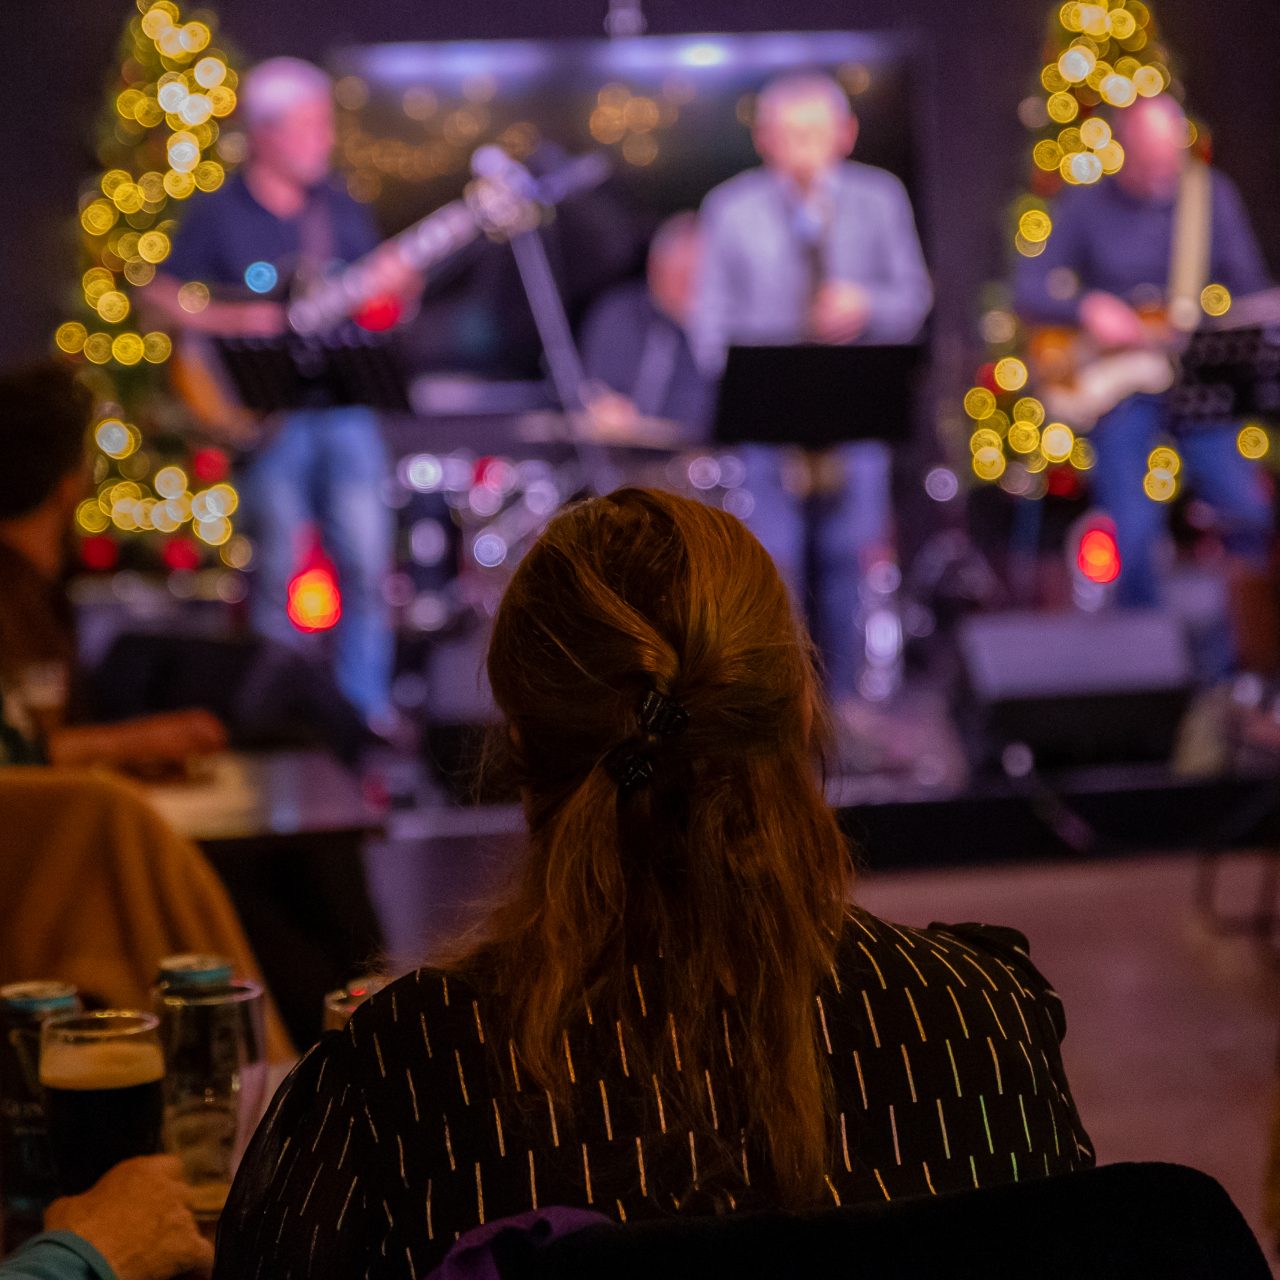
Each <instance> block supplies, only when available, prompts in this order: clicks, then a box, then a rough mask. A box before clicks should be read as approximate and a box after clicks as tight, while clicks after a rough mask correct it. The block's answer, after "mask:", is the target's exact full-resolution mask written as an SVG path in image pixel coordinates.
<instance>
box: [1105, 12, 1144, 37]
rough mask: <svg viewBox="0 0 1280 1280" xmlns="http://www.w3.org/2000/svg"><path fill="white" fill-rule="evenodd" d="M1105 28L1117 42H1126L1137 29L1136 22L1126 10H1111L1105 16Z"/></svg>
mask: <svg viewBox="0 0 1280 1280" xmlns="http://www.w3.org/2000/svg"><path fill="white" fill-rule="evenodd" d="M1107 27H1108V29H1109V30H1110V33H1111V34H1112V35H1113V36H1114V37H1115V38H1116V39H1117V40H1127V39H1128V38H1129V37H1130V36H1131V35H1133V33H1134V32H1135V31H1137V29H1138V20H1137V18H1135V17H1134V16H1133V14H1131V13H1130V12H1129V10H1128V9H1112V11H1111V12H1110V13H1109V14H1108V15H1107Z"/></svg>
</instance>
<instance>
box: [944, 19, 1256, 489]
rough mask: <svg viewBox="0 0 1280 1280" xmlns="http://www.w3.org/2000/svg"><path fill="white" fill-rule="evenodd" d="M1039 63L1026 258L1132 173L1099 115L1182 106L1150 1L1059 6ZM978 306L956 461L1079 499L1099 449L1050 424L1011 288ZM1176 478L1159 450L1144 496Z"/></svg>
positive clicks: (1012, 224) (1020, 247) (1024, 230)
mask: <svg viewBox="0 0 1280 1280" xmlns="http://www.w3.org/2000/svg"><path fill="white" fill-rule="evenodd" d="M1042 63H1043V65H1042V68H1041V71H1040V75H1039V83H1038V85H1037V88H1036V90H1035V91H1034V92H1033V93H1032V94H1031V95H1029V96H1028V97H1027V98H1025V99H1024V100H1023V101H1022V103H1021V105H1020V106H1019V109H1018V114H1019V117H1020V119H1021V121H1022V123H1023V125H1024V126H1025V127H1026V129H1027V131H1028V135H1029V136H1028V146H1027V151H1028V162H1029V164H1028V171H1029V176H1028V183H1027V187H1026V189H1025V190H1024V191H1023V192H1022V193H1021V194H1020V195H1019V196H1018V198H1017V199H1016V200H1015V201H1014V202H1013V204H1012V206H1011V208H1010V210H1009V213H1008V215H1007V232H1006V234H1007V235H1008V243H1009V245H1010V248H1011V250H1012V251H1013V254H1014V255H1022V256H1023V257H1028V258H1030V257H1036V256H1038V255H1039V254H1042V253H1043V252H1044V251H1045V248H1046V246H1047V244H1048V242H1049V238H1050V237H1051V236H1052V234H1053V218H1052V212H1051V201H1052V198H1053V197H1054V195H1056V194H1057V193H1058V192H1059V191H1060V190H1061V189H1062V188H1063V187H1064V186H1065V185H1068V184H1070V185H1091V184H1093V183H1097V182H1105V181H1107V180H1108V179H1109V178H1110V177H1111V175H1113V174H1115V173H1118V172H1119V171H1120V169H1121V168H1122V167H1123V165H1124V162H1125V156H1124V150H1123V148H1122V147H1121V145H1120V143H1119V142H1118V141H1117V140H1116V139H1115V138H1114V137H1113V136H1112V131H1111V126H1110V125H1109V124H1108V122H1107V120H1106V119H1105V118H1104V115H1103V113H1102V110H1101V109H1102V108H1104V107H1108V108H1111V109H1112V110H1113V111H1123V110H1125V109H1127V108H1129V107H1131V106H1132V105H1133V104H1134V103H1135V102H1136V101H1138V100H1139V99H1140V98H1143V97H1147V98H1151V97H1155V96H1157V95H1158V94H1161V93H1165V92H1173V93H1174V94H1175V95H1180V87H1179V86H1178V84H1177V82H1176V81H1175V79H1174V76H1173V73H1172V71H1171V69H1170V60H1169V56H1168V53H1167V51H1166V50H1165V48H1164V47H1163V45H1162V43H1161V40H1160V37H1159V32H1158V30H1157V27H1156V22H1155V19H1154V17H1153V15H1152V13H1151V10H1150V9H1149V8H1148V6H1147V5H1146V4H1144V3H1142V0H1120V2H1118V3H1115V2H1113V3H1110V4H1108V3H1107V2H1106V0H1097V2H1096V3H1083V4H1082V3H1068V4H1064V5H1062V6H1061V8H1059V9H1057V10H1055V11H1054V13H1053V15H1052V17H1051V19H1050V22H1049V32H1048V36H1047V39H1046V42H1045V47H1044V51H1043V58H1042ZM1189 128H1190V131H1191V136H1190V137H1189V138H1188V145H1189V146H1191V147H1193V148H1194V149H1195V150H1196V151H1197V152H1199V153H1200V154H1201V156H1202V157H1207V152H1208V138H1207V135H1205V134H1204V133H1203V131H1202V130H1200V129H1198V128H1197V126H1196V125H1195V124H1194V123H1193V124H1191V125H1190V126H1189ZM1014 260H1015V261H1016V257H1015V259H1014ZM982 301H983V314H982V320H981V326H982V336H983V339H984V340H985V342H986V344H987V356H986V360H985V362H984V363H983V365H982V366H981V368H980V369H979V370H978V372H977V376H976V377H975V379H974V385H973V386H972V387H970V389H969V390H968V392H967V393H966V395H965V397H964V417H963V418H959V417H957V419H956V420H955V421H954V422H953V424H952V432H951V435H952V443H953V444H955V445H956V446H957V447H956V449H955V452H957V453H961V452H962V451H963V450H964V442H967V445H968V450H967V453H968V458H969V466H970V469H971V471H972V474H973V475H974V476H975V477H976V478H977V480H978V481H982V482H987V483H990V484H998V485H999V486H1000V487H1001V488H1002V489H1004V490H1005V491H1006V492H1007V493H1010V494H1012V495H1015V496H1016V497H1019V498H1026V499H1039V498H1042V497H1044V496H1045V494H1046V493H1050V494H1058V495H1063V496H1074V495H1076V494H1077V493H1079V492H1080V491H1081V490H1082V488H1083V485H1084V482H1085V475H1086V473H1087V472H1088V471H1089V470H1090V469H1091V468H1092V466H1093V465H1094V450H1093V447H1092V445H1091V444H1090V442H1089V440H1088V438H1087V435H1086V434H1085V432H1084V431H1083V430H1078V429H1077V427H1078V424H1071V423H1066V422H1054V421H1049V420H1047V417H1046V410H1045V405H1044V403H1043V402H1042V401H1041V400H1040V399H1039V398H1037V396H1036V395H1035V394H1034V390H1035V388H1034V385H1033V380H1032V374H1031V372H1030V371H1029V369H1028V364H1027V361H1026V358H1025V355H1026V337H1027V335H1026V334H1025V333H1024V332H1023V327H1022V325H1021V324H1020V322H1019V320H1018V317H1017V316H1016V315H1015V314H1014V312H1013V310H1012V306H1011V300H1010V290H1009V286H1008V284H1007V283H1002V284H993V285H991V286H989V287H988V289H987V291H986V295H985V296H984V298H983V300H982ZM1230 301H1231V300H1230V296H1229V295H1228V294H1227V293H1226V291H1225V290H1224V289H1223V288H1222V286H1220V285H1212V284H1211V285H1209V286H1208V287H1207V288H1206V289H1205V291H1204V293H1203V294H1202V296H1201V305H1202V306H1203V307H1204V310H1205V311H1206V312H1207V313H1208V314H1211V315H1220V314H1222V313H1223V312H1224V311H1225V310H1226V309H1227V307H1229V306H1230ZM1239 446H1240V449H1241V452H1243V453H1244V454H1245V455H1246V456H1248V457H1261V456H1262V455H1263V454H1265V453H1266V452H1267V451H1268V448H1269V441H1268V438H1267V435H1266V433H1265V431H1263V430H1262V429H1261V428H1260V427H1257V426H1254V425H1251V426H1248V427H1246V428H1244V429H1243V430H1242V431H1241V433H1240V439H1239ZM1180 469H1181V461H1180V459H1179V457H1178V453H1177V449H1176V447H1175V444H1174V442H1173V441H1172V440H1170V441H1168V442H1166V443H1162V444H1161V445H1160V446H1159V447H1157V448H1156V449H1155V450H1154V451H1153V452H1152V454H1151V458H1150V460H1149V465H1148V472H1147V476H1146V479H1145V483H1144V488H1145V491H1146V493H1147V495H1148V497H1150V498H1151V499H1152V500H1153V501H1157V502H1168V501H1170V500H1172V499H1173V498H1174V497H1175V496H1176V495H1177V492H1178V484H1179V472H1180Z"/></svg>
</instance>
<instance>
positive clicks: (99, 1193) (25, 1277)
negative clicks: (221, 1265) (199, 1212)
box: [0, 1156, 213, 1280]
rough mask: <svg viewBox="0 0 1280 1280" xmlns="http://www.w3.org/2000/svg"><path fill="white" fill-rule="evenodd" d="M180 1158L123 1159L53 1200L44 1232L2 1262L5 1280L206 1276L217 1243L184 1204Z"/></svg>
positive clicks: (153, 1279) (1, 1279) (147, 1279)
mask: <svg viewBox="0 0 1280 1280" xmlns="http://www.w3.org/2000/svg"><path fill="white" fill-rule="evenodd" d="M181 1169H182V1162H181V1161H180V1160H179V1159H178V1157H177V1156H139V1157H137V1158H136V1159H133V1160H125V1161H124V1162H122V1163H121V1164H118V1165H116V1167H115V1168H114V1169H112V1170H111V1171H110V1172H108V1173H107V1174H105V1175H104V1176H103V1177H102V1178H101V1179H99V1181H98V1182H97V1183H96V1184H95V1185H94V1186H92V1187H91V1188H90V1189H89V1190H88V1191H86V1192H84V1194H83V1195H78V1196H64V1197H62V1198H61V1199H59V1200H55V1201H54V1202H53V1203H52V1204H51V1205H50V1206H49V1207H48V1209H46V1210H45V1214H44V1226H45V1229H44V1232H43V1233H42V1234H41V1235H38V1236H35V1237H34V1238H33V1239H31V1240H29V1241H27V1243H26V1244H24V1245H23V1246H22V1248H20V1249H19V1250H17V1252H15V1253H14V1254H12V1255H11V1256H10V1257H9V1258H7V1259H6V1260H5V1261H3V1262H0V1280H171V1277H174V1276H180V1275H190V1274H192V1273H194V1274H198V1275H208V1274H209V1272H210V1270H211V1269H212V1266H213V1246H212V1245H210V1243H209V1242H208V1241H207V1240H206V1239H205V1238H204V1237H203V1236H201V1234H200V1229H199V1227H198V1226H197V1224H196V1220H195V1218H194V1217H193V1216H192V1213H191V1209H190V1207H189V1206H188V1203H187V1197H188V1195H189V1192H190V1188H189V1187H187V1185H186V1184H185V1183H184V1182H183V1181H182V1179H181V1176H180V1175H181Z"/></svg>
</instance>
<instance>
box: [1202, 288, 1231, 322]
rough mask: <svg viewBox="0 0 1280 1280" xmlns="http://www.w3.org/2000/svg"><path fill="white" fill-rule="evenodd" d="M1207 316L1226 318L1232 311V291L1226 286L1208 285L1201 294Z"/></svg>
mask: <svg viewBox="0 0 1280 1280" xmlns="http://www.w3.org/2000/svg"><path fill="white" fill-rule="evenodd" d="M1200 305H1201V306H1202V307H1203V308H1204V312H1205V315H1210V316H1225V315H1226V314H1227V312H1228V311H1230V310H1231V291H1230V290H1229V289H1228V288H1227V286H1226V285H1224V284H1208V285H1205V287H1204V289H1203V290H1202V291H1201V294H1200Z"/></svg>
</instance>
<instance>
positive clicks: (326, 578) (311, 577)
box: [289, 568, 342, 632]
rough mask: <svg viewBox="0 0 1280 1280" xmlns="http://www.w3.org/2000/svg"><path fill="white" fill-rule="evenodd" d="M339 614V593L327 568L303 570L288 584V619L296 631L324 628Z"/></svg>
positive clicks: (332, 622) (335, 622)
mask: <svg viewBox="0 0 1280 1280" xmlns="http://www.w3.org/2000/svg"><path fill="white" fill-rule="evenodd" d="M341 617H342V595H341V593H340V592H339V591H338V584H337V582H335V581H334V577H333V574H332V573H330V572H329V570H328V569H325V568H316V569H306V570H304V571H303V572H302V573H300V574H298V576H297V577H296V578H294V580H293V581H292V582H291V583H289V621H290V622H292V623H293V625H294V626H295V627H297V628H298V630H299V631H306V632H312V631H328V630H329V629H330V628H331V627H334V626H336V625H337V623H338V619H339V618H341Z"/></svg>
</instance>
